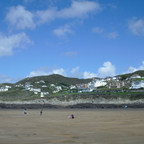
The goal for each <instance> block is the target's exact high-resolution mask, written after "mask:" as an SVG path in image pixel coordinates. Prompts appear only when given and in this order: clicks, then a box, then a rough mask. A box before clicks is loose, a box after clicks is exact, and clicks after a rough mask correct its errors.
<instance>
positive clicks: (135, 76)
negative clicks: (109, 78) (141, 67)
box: [130, 74, 141, 79]
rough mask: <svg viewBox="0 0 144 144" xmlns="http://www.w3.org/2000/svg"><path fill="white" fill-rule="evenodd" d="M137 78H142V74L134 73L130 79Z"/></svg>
mask: <svg viewBox="0 0 144 144" xmlns="http://www.w3.org/2000/svg"><path fill="white" fill-rule="evenodd" d="M136 78H141V76H140V75H138V74H134V75H132V76H131V77H130V79H136Z"/></svg>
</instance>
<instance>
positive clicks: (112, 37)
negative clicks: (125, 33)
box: [107, 32, 118, 39]
mask: <svg viewBox="0 0 144 144" xmlns="http://www.w3.org/2000/svg"><path fill="white" fill-rule="evenodd" d="M107 37H108V38H109V39H116V38H117V37H118V33H117V32H111V33H108V34H107Z"/></svg>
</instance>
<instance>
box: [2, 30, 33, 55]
mask: <svg viewBox="0 0 144 144" xmlns="http://www.w3.org/2000/svg"><path fill="white" fill-rule="evenodd" d="M27 43H32V41H31V40H30V39H29V38H28V36H27V35H26V34H25V33H23V32H22V33H18V34H14V35H11V36H9V37H6V36H3V35H0V57H2V56H9V55H13V51H14V49H15V48H19V47H22V46H23V45H25V44H27Z"/></svg>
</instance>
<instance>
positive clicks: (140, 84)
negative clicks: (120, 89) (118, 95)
mask: <svg viewBox="0 0 144 144" xmlns="http://www.w3.org/2000/svg"><path fill="white" fill-rule="evenodd" d="M139 88H144V80H142V81H133V82H132V85H131V87H130V89H139Z"/></svg>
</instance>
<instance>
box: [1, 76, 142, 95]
mask: <svg viewBox="0 0 144 144" xmlns="http://www.w3.org/2000/svg"><path fill="white" fill-rule="evenodd" d="M38 84H39V86H40V87H37V86H36V85H38ZM35 86H36V87H35ZM14 87H15V88H20V89H21V90H22V91H30V92H33V94H35V95H38V94H39V96H40V97H44V96H45V95H49V94H55V93H59V92H61V91H62V92H65V93H66V92H67V93H68V92H70V93H71V92H77V93H83V92H93V91H97V90H98V89H100V88H107V89H112V88H115V89H120V88H125V89H129V90H134V89H136V90H137V89H144V77H141V76H140V75H138V74H133V75H132V76H130V77H129V78H126V79H124V80H122V77H121V76H116V77H106V78H93V79H91V81H90V82H88V83H81V84H75V85H69V86H64V85H58V84H54V83H51V84H49V85H47V84H46V82H45V81H44V80H40V81H35V84H31V82H29V81H27V82H25V83H24V84H21V83H17V84H15V85H14ZM12 88H13V86H9V85H3V86H2V87H0V92H6V91H10V90H11V89H12ZM48 88H49V89H51V92H50V91H48Z"/></svg>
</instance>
